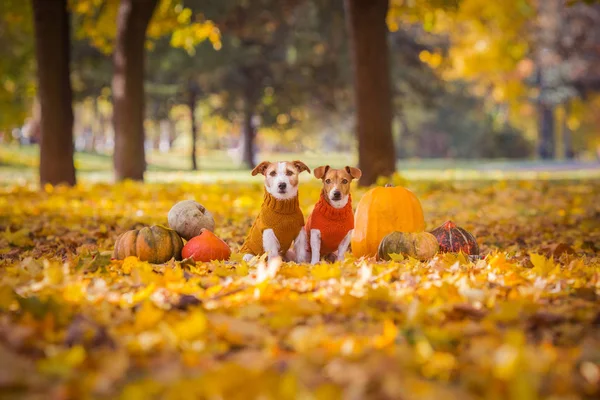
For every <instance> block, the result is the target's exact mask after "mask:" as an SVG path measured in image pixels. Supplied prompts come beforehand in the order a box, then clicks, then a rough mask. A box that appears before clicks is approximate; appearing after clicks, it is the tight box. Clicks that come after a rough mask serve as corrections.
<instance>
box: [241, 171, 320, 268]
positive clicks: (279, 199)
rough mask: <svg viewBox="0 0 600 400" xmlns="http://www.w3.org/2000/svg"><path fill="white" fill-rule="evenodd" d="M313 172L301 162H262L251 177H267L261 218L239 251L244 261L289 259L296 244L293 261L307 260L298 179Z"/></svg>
mask: <svg viewBox="0 0 600 400" xmlns="http://www.w3.org/2000/svg"><path fill="white" fill-rule="evenodd" d="M303 171H308V172H309V173H310V169H309V168H308V167H307V166H306V164H304V163H303V162H302V161H281V162H275V163H272V162H269V161H263V162H261V163H260V164H258V165H257V166H256V168H254V170H252V176H255V175H257V174H263V175H264V176H265V194H264V199H263V204H262V206H261V209H260V214H259V215H258V217H257V218H256V220H255V221H254V224H252V228H250V232H249V233H248V236H247V237H246V240H245V241H244V244H243V245H242V248H241V249H240V252H242V253H243V254H244V260H245V261H249V260H250V259H252V257H254V256H256V255H262V254H264V253H267V254H268V257H269V260H270V259H272V258H275V257H281V256H286V255H287V252H288V250H289V248H290V247H291V245H292V242H293V243H294V253H295V255H291V256H290V255H288V258H290V257H294V259H305V258H306V233H305V231H304V229H303V227H304V216H303V214H302V211H301V210H300V204H299V202H298V175H299V174H300V173H301V172H303Z"/></svg>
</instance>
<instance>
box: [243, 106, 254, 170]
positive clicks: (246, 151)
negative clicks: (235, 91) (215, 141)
mask: <svg viewBox="0 0 600 400" xmlns="http://www.w3.org/2000/svg"><path fill="white" fill-rule="evenodd" d="M251 99H252V96H247V98H246V100H245V105H244V126H243V132H242V134H243V141H242V164H243V165H244V166H245V167H246V168H250V169H252V168H254V167H255V166H256V160H255V158H254V156H255V149H254V139H255V138H256V126H254V122H253V121H252V119H253V117H254V102H253V101H252V100H251Z"/></svg>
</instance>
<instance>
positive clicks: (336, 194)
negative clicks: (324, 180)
mask: <svg viewBox="0 0 600 400" xmlns="http://www.w3.org/2000/svg"><path fill="white" fill-rule="evenodd" d="M333 198H334V200H339V199H341V198H342V192H340V191H339V190H336V191H335V192H333Z"/></svg>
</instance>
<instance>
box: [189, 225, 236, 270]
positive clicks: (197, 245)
mask: <svg viewBox="0 0 600 400" xmlns="http://www.w3.org/2000/svg"><path fill="white" fill-rule="evenodd" d="M182 254H183V258H190V257H191V258H193V259H194V261H203V262H208V261H213V260H228V259H229V257H230V256H231V249H230V248H229V246H228V245H227V243H225V242H224V241H223V240H221V239H220V238H219V237H217V236H216V235H215V234H214V233H212V232H211V231H209V230H208V229H206V228H202V229H201V230H200V234H199V235H198V236H196V237H193V238H191V239H190V241H189V242H187V243H186V244H185V246H183V251H182Z"/></svg>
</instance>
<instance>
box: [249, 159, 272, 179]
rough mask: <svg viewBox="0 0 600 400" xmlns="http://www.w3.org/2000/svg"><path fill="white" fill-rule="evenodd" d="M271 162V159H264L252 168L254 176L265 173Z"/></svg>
mask: <svg viewBox="0 0 600 400" xmlns="http://www.w3.org/2000/svg"><path fill="white" fill-rule="evenodd" d="M270 164H271V163H270V162H269V161H263V162H261V163H260V164H258V165H257V166H256V167H254V169H253V170H252V176H255V175H258V174H263V175H264V174H265V171H266V170H267V168H268V167H269V165H270Z"/></svg>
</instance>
